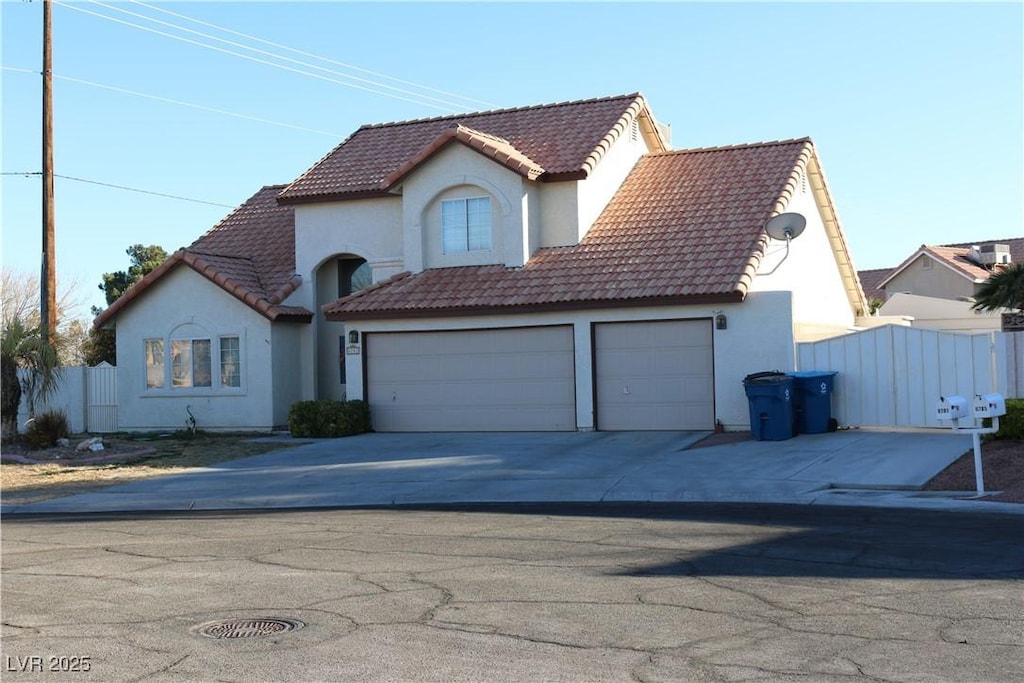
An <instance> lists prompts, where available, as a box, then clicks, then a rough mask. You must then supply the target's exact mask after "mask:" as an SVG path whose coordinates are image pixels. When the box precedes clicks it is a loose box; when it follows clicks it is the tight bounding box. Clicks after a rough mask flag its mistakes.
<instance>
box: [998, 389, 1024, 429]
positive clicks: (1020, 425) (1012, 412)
mask: <svg viewBox="0 0 1024 683" xmlns="http://www.w3.org/2000/svg"><path fill="white" fill-rule="evenodd" d="M995 438H997V439H1024V398H1011V399H1007V401H1006V415H1003V416H1002V417H1000V418H999V431H998V432H997V433H996V435H995Z"/></svg>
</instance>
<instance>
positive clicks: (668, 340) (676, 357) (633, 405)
mask: <svg viewBox="0 0 1024 683" xmlns="http://www.w3.org/2000/svg"><path fill="white" fill-rule="evenodd" d="M594 354H595V357H596V362H595V364H594V365H595V370H594V372H595V385H596V393H597V426H598V428H599V429H606V430H629V429H666V430H672V429H712V428H713V427H714V423H715V408H714V401H715V397H714V351H713V348H712V338H711V321H709V320H667V321H656V322H630V323H598V324H595V325H594Z"/></svg>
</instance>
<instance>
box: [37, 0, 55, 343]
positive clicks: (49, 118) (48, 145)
mask: <svg viewBox="0 0 1024 683" xmlns="http://www.w3.org/2000/svg"><path fill="white" fill-rule="evenodd" d="M50 31H51V21H50V0H43V266H42V272H41V277H40V280H39V285H40V294H41V296H40V306H39V313H40V333H41V336H42V338H43V339H45V340H47V341H48V342H50V344H51V345H52V344H53V343H54V341H55V339H56V332H57V273H56V270H57V258H56V256H55V251H54V241H55V239H54V238H55V231H54V210H53V55H52V45H51V39H50Z"/></svg>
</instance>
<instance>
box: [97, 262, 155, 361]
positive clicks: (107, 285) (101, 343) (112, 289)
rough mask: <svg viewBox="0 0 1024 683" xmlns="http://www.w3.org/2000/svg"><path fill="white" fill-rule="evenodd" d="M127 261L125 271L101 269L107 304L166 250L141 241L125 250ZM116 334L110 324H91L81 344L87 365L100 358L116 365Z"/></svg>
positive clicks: (143, 275)
mask: <svg viewBox="0 0 1024 683" xmlns="http://www.w3.org/2000/svg"><path fill="white" fill-rule="evenodd" d="M125 253H126V254H128V258H130V259H131V265H130V266H129V267H128V270H127V271H124V270H118V271H116V272H113V273H104V274H103V281H102V282H101V283H100V285H99V287H100V290H102V291H103V295H104V296H105V297H106V300H107V305H108V306H109V305H110V304H112V303H114V302H115V301H117V299H118V298H119V297H120V296H121V295H122V294H124V293H125V292H126V291H128V288H129V287H131V286H132V285H134V284H135V283H136V282H138V281H139V280H141V279H142V278H144V277H145V276H146V275H147V274H148V273H150V272H151V271H153V270H154V269H156V267H157V266H159V265H160V264H161V263H163V262H164V261H165V260H167V252H166V251H164V249H163V247H160V246H157V245H155V244H151V245H149V246H148V247H145V246H143V245H141V244H133V245H132V246H130V247H128V248H127V249H126V250H125ZM100 313H102V309H99V308H96V307H95V306H94V307H93V309H92V314H93V315H94V316H96V315H99V314H100ZM116 339H117V335H116V332H115V329H114V325H112V324H111V325H107V326H106V327H104V328H103V329H102V330H97V329H96V328H91V329H90V330H89V338H88V340H87V341H86V343H85V346H84V349H83V351H84V357H85V362H86V364H87V365H98V364H100V363H102V362H104V361H105V362H107V363H110V364H111V365H117V343H116Z"/></svg>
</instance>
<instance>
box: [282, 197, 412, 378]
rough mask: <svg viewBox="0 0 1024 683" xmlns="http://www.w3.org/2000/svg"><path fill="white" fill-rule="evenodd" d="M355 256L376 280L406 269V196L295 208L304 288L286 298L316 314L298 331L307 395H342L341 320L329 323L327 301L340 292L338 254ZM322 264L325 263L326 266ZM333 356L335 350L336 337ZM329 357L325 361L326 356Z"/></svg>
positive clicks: (298, 266) (297, 266)
mask: <svg viewBox="0 0 1024 683" xmlns="http://www.w3.org/2000/svg"><path fill="white" fill-rule="evenodd" d="M343 254H347V255H353V256H358V257H361V258H364V259H366V261H367V262H368V263H369V264H370V268H371V271H372V277H373V280H374V282H379V281H381V280H385V279H387V278H389V277H391V276H392V275H395V274H397V273H400V272H402V271H403V270H404V269H405V268H404V265H403V259H402V199H401V197H397V196H396V197H393V198H392V197H385V198H375V199H361V200H356V201H347V202H325V203H322V204H300V205H297V206H296V207H295V270H296V272H297V273H299V275H301V276H302V283H303V284H302V286H301V287H299V288H298V289H297V290H296V291H295V292H294V293H293V294H292V295H291V296H290V297H288V299H286V300H285V302H284V303H286V304H288V305H292V306H302V307H304V308H306V309H308V310H310V311H313V312H314V313H315V316H314V319H313V323H312V324H311V325H308V326H305V327H304V329H302V330H300V331H299V332H298V333H297V335H298V339H297V343H298V344H299V346H300V348H301V351H300V352H299V353H298V354H297V357H298V359H299V360H298V369H297V372H298V374H299V381H300V386H301V394H302V396H303V397H304V398H315V397H318V396H322V397H323V398H340V395H341V388H340V386H339V383H338V382H337V381H332V378H333V377H335V376H336V375H337V371H338V361H337V336H338V334H340V333H341V332H340V330H341V329H343V326H341V325H340V324H339V323H328V322H327V321H326V320H325V319H324V317H323V315H322V314H321V313H320V306H321V305H322V304H325V303H328V302H331V301H334V300H335V299H336V298H337V296H338V281H337V271H336V267H335V264H334V258H335V257H337V256H339V255H343ZM321 266H323V268H321ZM332 339H333V340H334V341H333V347H334V355H333V356H330V354H331V350H330V349H331V345H332V344H331V340H332ZM325 357H330V358H329V359H328V360H329V362H327V363H326V364H324V361H323V358H325Z"/></svg>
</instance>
